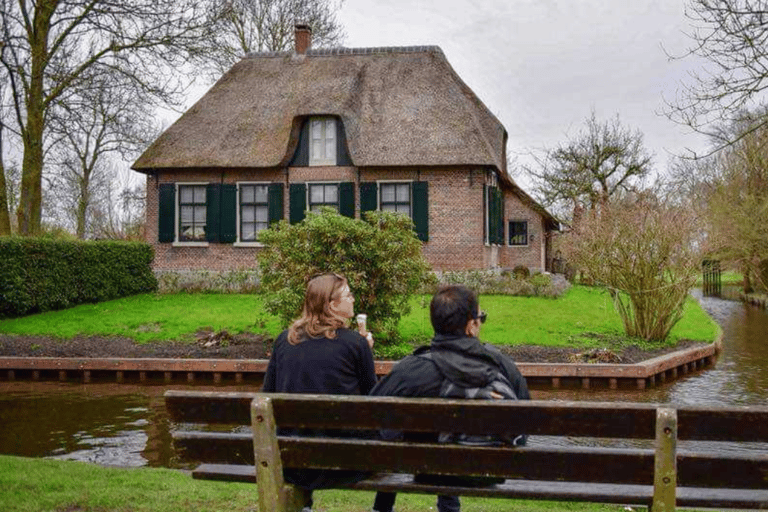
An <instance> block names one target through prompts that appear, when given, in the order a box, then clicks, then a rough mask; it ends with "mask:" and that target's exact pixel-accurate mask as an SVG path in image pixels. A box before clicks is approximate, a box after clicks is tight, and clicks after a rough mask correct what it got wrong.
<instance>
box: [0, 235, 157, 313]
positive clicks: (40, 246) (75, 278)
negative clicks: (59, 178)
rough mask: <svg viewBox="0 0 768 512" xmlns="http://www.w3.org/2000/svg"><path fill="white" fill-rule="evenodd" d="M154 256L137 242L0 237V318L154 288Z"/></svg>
mask: <svg viewBox="0 0 768 512" xmlns="http://www.w3.org/2000/svg"><path fill="white" fill-rule="evenodd" d="M153 258H154V251H153V249H152V247H151V246H150V245H148V244H145V243H139V242H122V241H97V242H92V241H79V240H78V241H70V240H51V239H48V238H21V237H3V238H0V262H2V263H0V318H2V317H16V316H24V315H29V314H32V313H39V312H43V311H50V310H54V309H64V308H69V307H72V306H76V305H78V304H83V303H95V302H102V301H105V300H111V299H116V298H118V297H125V296H128V295H135V294H138V293H146V292H151V291H155V290H156V289H157V280H156V279H155V276H154V275H153V273H152V269H151V268H150V264H151V263H152V259H153Z"/></svg>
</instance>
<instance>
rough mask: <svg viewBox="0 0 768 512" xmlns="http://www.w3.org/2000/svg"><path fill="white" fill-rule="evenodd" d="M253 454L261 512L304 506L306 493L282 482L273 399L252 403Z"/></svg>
mask: <svg viewBox="0 0 768 512" xmlns="http://www.w3.org/2000/svg"><path fill="white" fill-rule="evenodd" d="M251 425H252V428H253V453H254V459H255V464H256V485H257V487H258V492H259V511H260V512H297V511H299V510H301V509H302V508H303V506H304V504H305V503H306V491H304V490H303V489H300V488H298V487H295V486H293V485H290V484H286V483H285V482H284V481H283V463H282V461H281V460H280V447H279V446H278V444H277V428H276V427H277V424H276V422H275V416H274V414H273V412H272V400H271V399H270V398H269V397H266V396H258V397H256V398H254V399H253V401H252V402H251Z"/></svg>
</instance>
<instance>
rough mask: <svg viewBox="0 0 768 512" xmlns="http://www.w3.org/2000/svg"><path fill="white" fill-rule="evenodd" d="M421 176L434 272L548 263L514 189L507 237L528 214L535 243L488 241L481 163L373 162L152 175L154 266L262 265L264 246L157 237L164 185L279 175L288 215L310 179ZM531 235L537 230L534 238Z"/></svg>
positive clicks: (539, 226) (536, 218)
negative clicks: (418, 165)
mask: <svg viewBox="0 0 768 512" xmlns="http://www.w3.org/2000/svg"><path fill="white" fill-rule="evenodd" d="M384 180H414V181H427V182H429V241H428V242H426V243H425V244H424V256H425V258H426V259H427V261H428V262H429V263H430V264H431V265H432V268H433V269H434V270H438V271H445V270H470V269H488V268H497V267H503V268H513V267H514V266H516V265H518V264H522V265H526V266H527V267H529V268H531V270H543V269H544V243H545V237H544V236H543V235H544V229H543V220H542V218H541V215H539V214H538V213H536V212H535V211H533V210H532V209H531V208H529V207H528V206H526V205H525V204H524V203H523V202H522V201H520V200H519V199H518V198H517V196H515V195H514V194H512V193H511V192H506V193H505V218H504V225H505V234H506V236H505V240H508V232H507V229H508V221H509V220H510V219H512V220H528V222H529V228H528V229H529V235H531V234H533V235H534V238H533V241H532V242H530V241H529V244H528V245H527V246H523V247H517V246H515V247H509V246H506V245H500V246H495V245H494V246H491V245H488V244H485V243H484V241H483V224H484V213H483V185H484V184H486V183H488V184H491V183H490V182H489V181H488V173H486V172H485V171H484V170H482V169H456V168H442V169H441V168H428V169H413V168H399V169H397V168H395V169H393V168H386V169H376V168H366V169H358V168H356V167H295V168H289V169H287V170H286V169H275V170H264V169H258V170H255V169H254V170H248V169H242V170H241V169H237V170H226V171H223V172H222V171H220V170H214V171H207V170H200V171H188V170H183V171H176V172H163V173H159V174H158V176H157V177H155V176H152V175H149V176H148V177H147V218H146V220H147V229H146V236H147V242H149V243H150V244H152V245H153V246H154V248H155V261H154V264H153V267H154V269H155V270H173V271H183V270H214V271H222V270H235V269H246V268H253V267H255V266H256V257H257V254H258V251H259V249H258V248H257V247H238V246H235V245H233V244H217V243H211V244H208V245H207V246H205V247H189V246H181V245H178V244H177V245H174V244H171V243H162V244H161V243H159V242H158V204H159V197H158V190H159V184H161V183H178V182H201V183H208V182H220V183H232V184H234V183H237V182H239V181H259V182H268V181H277V182H281V183H284V184H285V185H286V187H285V190H284V199H283V205H284V218H286V219H287V218H288V214H289V197H288V186H287V185H288V184H290V183H301V182H308V181H352V182H364V181H384ZM355 203H356V205H355V210H356V216H357V217H359V215H360V194H359V191H356V193H355ZM529 240H530V236H529Z"/></svg>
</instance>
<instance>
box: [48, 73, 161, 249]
mask: <svg viewBox="0 0 768 512" xmlns="http://www.w3.org/2000/svg"><path fill="white" fill-rule="evenodd" d="M134 85H135V84H134V83H133V82H132V81H130V80H124V79H123V77H122V75H114V74H103V75H99V76H95V77H94V78H93V80H92V81H91V83H90V84H89V88H87V89H85V90H82V91H73V92H72V97H71V98H70V101H69V102H67V103H65V104H62V105H57V108H56V109H55V115H54V116H52V120H51V123H50V136H51V138H52V139H53V140H54V141H55V143H54V144H53V146H52V149H51V154H52V156H51V157H50V158H49V160H50V161H51V164H52V165H51V168H52V171H51V174H53V175H58V180H54V179H52V181H56V182H58V186H55V187H49V189H50V190H52V192H53V193H54V194H56V195H57V196H59V204H60V205H64V206H65V207H66V208H67V212H68V213H69V214H70V215H71V217H72V218H73V219H74V229H75V234H76V235H77V237H78V238H84V237H85V235H86V232H87V224H88V220H89V218H88V217H89V214H90V213H91V211H92V210H93V206H94V205H93V202H94V199H95V194H96V193H102V198H103V197H104V196H103V190H101V192H99V186H98V185H99V182H103V181H104V179H102V177H101V176H99V175H98V173H99V172H100V171H101V172H103V171H105V170H108V169H110V166H109V162H105V161H104V157H105V156H107V155H111V154H118V155H120V156H123V157H129V156H131V155H132V154H134V153H136V152H137V151H139V150H140V149H141V148H143V147H144V146H145V145H146V144H147V143H148V142H149V141H150V140H151V139H152V138H154V135H155V130H154V128H153V125H152V119H153V113H152V111H151V109H150V105H149V104H147V103H144V102H142V101H141V97H140V96H141V95H140V93H141V91H140V90H137V89H136V88H135V86H134ZM75 97H77V99H76V98H75ZM72 105H77V108H76V109H73V108H71V106H72ZM106 180H107V183H104V184H102V187H101V189H104V188H105V187H106V189H107V190H108V191H111V187H110V186H109V182H111V177H107V178H106ZM66 196H70V197H68V198H67V197H66ZM110 196H111V195H110Z"/></svg>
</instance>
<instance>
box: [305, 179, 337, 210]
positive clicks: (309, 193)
mask: <svg viewBox="0 0 768 512" xmlns="http://www.w3.org/2000/svg"><path fill="white" fill-rule="evenodd" d="M306 185H307V202H306V205H307V211H308V212H311V211H312V201H311V199H312V186H313V185H323V186H326V185H336V211H337V212H338V211H340V210H341V182H340V181H308V182H307V183H306ZM323 195H325V194H323ZM321 204H322V205H324V206H328V203H321Z"/></svg>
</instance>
